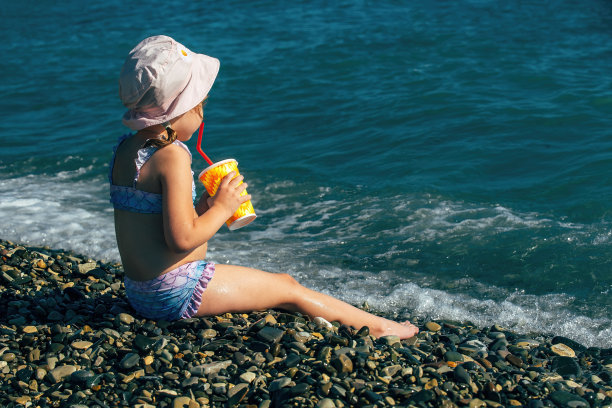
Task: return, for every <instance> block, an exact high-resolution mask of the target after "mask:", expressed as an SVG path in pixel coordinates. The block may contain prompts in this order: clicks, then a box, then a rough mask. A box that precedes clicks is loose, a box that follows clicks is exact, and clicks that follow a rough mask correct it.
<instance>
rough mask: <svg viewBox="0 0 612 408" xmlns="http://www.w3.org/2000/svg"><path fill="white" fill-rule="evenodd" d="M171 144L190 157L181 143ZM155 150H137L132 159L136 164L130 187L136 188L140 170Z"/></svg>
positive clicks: (145, 148) (151, 148)
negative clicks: (183, 150)
mask: <svg viewBox="0 0 612 408" xmlns="http://www.w3.org/2000/svg"><path fill="white" fill-rule="evenodd" d="M172 143H173V144H176V145H179V146H181V147H182V148H183V149H185V150H187V153H189V157H190V158H191V157H192V156H191V152H190V151H189V148H188V147H187V146H186V145H185V144H184V143H183V142H181V141H180V140H175V141H174V142H172ZM157 150H158V148H157V147H155V146H149V147H142V148H140V149H139V150H138V155H137V156H136V158H135V159H134V163H135V164H136V174H134V181H133V183H132V187H134V188H136V182H137V181H138V177H139V176H140V169H141V168H142V166H144V164H145V163H146V162H147V161H148V160H149V159H150V158H151V156H153V154H154V153H155V152H156V151H157Z"/></svg>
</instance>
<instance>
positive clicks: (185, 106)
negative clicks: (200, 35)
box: [119, 35, 220, 130]
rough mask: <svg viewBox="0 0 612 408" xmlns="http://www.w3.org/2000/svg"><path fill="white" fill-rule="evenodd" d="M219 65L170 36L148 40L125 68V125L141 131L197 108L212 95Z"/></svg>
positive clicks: (122, 84) (122, 77)
mask: <svg viewBox="0 0 612 408" xmlns="http://www.w3.org/2000/svg"><path fill="white" fill-rule="evenodd" d="M219 65H220V64H219V60H218V59H216V58H213V57H209V56H207V55H204V54H197V53H193V52H191V51H190V50H189V49H188V48H187V47H185V46H184V45H182V44H180V43H178V42H177V41H175V40H174V39H172V38H170V37H168V36H165V35H157V36H153V37H149V38H145V39H144V40H142V41H141V42H140V43H139V44H138V45H137V46H136V47H134V49H133V50H132V51H130V53H129V55H128V57H127V58H126V60H125V62H124V64H123V68H122V69H121V75H120V77H119V97H120V98H121V101H122V102H123V104H124V105H125V107H126V108H128V111H127V112H126V113H125V115H123V123H124V124H125V125H126V126H128V127H129V128H131V129H133V130H140V129H144V128H146V127H148V126H153V125H158V124H162V123H166V122H168V121H170V120H171V119H174V118H176V117H177V116H180V115H182V114H183V113H185V112H188V111H189V110H191V109H193V108H194V107H195V106H196V105H198V104H199V103H200V102H202V100H204V98H205V97H206V95H208V92H209V91H210V88H212V85H213V83H214V82H215V78H216V77H217V73H218V72H219Z"/></svg>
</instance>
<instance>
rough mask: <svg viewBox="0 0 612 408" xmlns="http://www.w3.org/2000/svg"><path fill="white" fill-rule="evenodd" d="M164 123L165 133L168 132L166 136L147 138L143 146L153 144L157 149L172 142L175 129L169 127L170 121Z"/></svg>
mask: <svg viewBox="0 0 612 408" xmlns="http://www.w3.org/2000/svg"><path fill="white" fill-rule="evenodd" d="M164 125H165V126H166V133H167V134H168V137H166V138H164V139H157V138H155V139H148V140H147V141H146V142H145V144H144V146H143V147H150V146H155V147H157V148H158V149H161V148H162V147H164V146H168V145H169V144H172V143H174V141H175V140H176V137H177V134H176V131H175V130H174V129H172V128H171V127H170V122H166V123H165V124H164Z"/></svg>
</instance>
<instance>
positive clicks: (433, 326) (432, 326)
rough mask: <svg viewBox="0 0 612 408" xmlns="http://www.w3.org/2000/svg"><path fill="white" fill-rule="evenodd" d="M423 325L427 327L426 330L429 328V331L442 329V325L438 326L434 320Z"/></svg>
mask: <svg viewBox="0 0 612 408" xmlns="http://www.w3.org/2000/svg"><path fill="white" fill-rule="evenodd" d="M425 327H426V328H427V330H429V331H431V332H438V331H440V330H441V329H442V326H440V325H439V324H438V323H436V322H427V323H425Z"/></svg>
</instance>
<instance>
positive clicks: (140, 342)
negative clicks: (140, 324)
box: [134, 334, 155, 352]
mask: <svg viewBox="0 0 612 408" xmlns="http://www.w3.org/2000/svg"><path fill="white" fill-rule="evenodd" d="M154 344H155V339H152V338H150V337H147V336H143V335H142V334H137V335H136V337H135V338H134V346H135V347H136V348H137V349H138V350H140V351H142V352H147V351H149V350H151V349H152V348H153V345H154Z"/></svg>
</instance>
